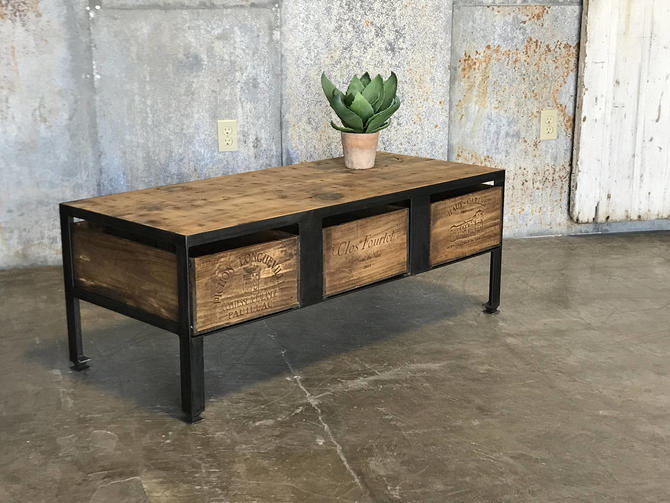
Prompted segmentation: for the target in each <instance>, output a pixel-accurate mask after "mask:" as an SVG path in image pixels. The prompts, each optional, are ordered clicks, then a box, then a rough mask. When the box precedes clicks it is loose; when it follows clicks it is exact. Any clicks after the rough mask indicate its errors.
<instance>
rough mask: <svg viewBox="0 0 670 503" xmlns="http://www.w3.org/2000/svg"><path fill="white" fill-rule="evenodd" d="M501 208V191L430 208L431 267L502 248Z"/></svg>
mask: <svg viewBox="0 0 670 503" xmlns="http://www.w3.org/2000/svg"><path fill="white" fill-rule="evenodd" d="M501 205H502V188H501V187H492V188H490V189H485V190H481V191H477V192H472V193H469V194H465V195H463V196H458V197H454V198H451V199H445V200H443V201H438V202H435V203H433V204H432V205H431V208H430V263H431V265H437V264H440V263H442V262H446V261H448V260H455V259H457V258H461V257H465V256H467V255H472V254H473V253H477V252H478V251H481V250H484V249H486V248H490V247H491V246H495V245H497V244H500V228H501V225H502V212H501Z"/></svg>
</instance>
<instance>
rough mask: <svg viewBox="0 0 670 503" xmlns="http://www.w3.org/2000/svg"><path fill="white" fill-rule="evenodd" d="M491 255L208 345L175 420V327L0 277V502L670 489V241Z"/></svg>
mask: <svg viewBox="0 0 670 503" xmlns="http://www.w3.org/2000/svg"><path fill="white" fill-rule="evenodd" d="M503 257H504V268H503V304H502V310H501V312H500V313H499V314H497V315H494V316H489V315H486V314H483V313H482V312H481V308H480V305H481V303H482V302H483V301H484V300H485V297H486V295H485V294H486V291H487V275H488V257H479V258H475V259H472V260H470V261H467V262H463V263H459V264H454V265H452V266H450V267H447V268H442V269H439V270H436V271H432V272H430V273H426V274H423V275H421V276H418V277H413V278H407V279H403V280H401V281H396V282H392V283H388V284H384V285H380V286H379V287H376V288H372V289H367V290H363V291H360V292H356V293H353V294H351V295H348V296H344V297H339V298H336V299H333V300H331V301H329V302H326V303H324V304H320V305H317V306H313V307H310V308H307V309H304V310H301V311H296V312H291V313H287V314H285V315H283V316H279V317H275V318H272V319H270V320H269V321H267V322H258V323H254V324H250V325H247V326H244V327H240V328H237V329H232V330H230V331H228V332H225V333H224V334H222V335H219V336H216V335H215V336H211V337H210V338H208V339H207V340H206V342H205V353H206V368H207V371H206V383H207V410H206V411H205V414H204V417H205V420H204V421H202V422H201V423H198V424H196V425H192V426H189V425H187V424H184V423H183V422H181V421H180V420H179V419H178V418H179V416H180V408H179V401H178V397H179V376H178V346H177V337H176V336H174V335H171V334H168V333H166V332H163V331H161V330H159V329H156V328H152V327H150V326H148V325H144V324H143V323H140V322H136V321H134V320H130V319H126V318H124V317H122V316H119V315H116V314H114V313H111V312H108V311H106V310H104V309H101V308H98V307H95V306H91V305H88V304H83V305H82V318H83V326H84V341H85V352H86V354H87V355H88V356H90V357H91V358H93V362H92V366H91V368H90V369H89V370H88V371H85V372H83V373H75V372H72V371H70V370H69V367H68V362H67V356H66V354H67V352H66V343H65V341H66V335H65V320H64V309H63V301H62V295H63V290H62V286H61V272H60V269H56V268H40V269H31V270H17V271H2V272H0V292H2V303H1V304H0V322H1V324H0V327H2V328H1V330H2V332H1V333H2V337H1V338H0V376H1V378H2V381H1V382H2V386H1V387H0V403H1V406H0V445H1V446H2V449H1V450H0V501H2V502H13V501H34V502H46V501H48V502H58V501H68V502H69V501H83V502H88V501H91V502H95V503H106V502H110V503H111V502H114V503H118V502H136V501H156V502H164V501H165V502H189V503H191V502H196V501H197V502H246V501H258V502H297V501H307V502H327V501H359V502H370V501H374V502H385V501H390V502H393V501H406V502H409V501H416V502H433V501H434V502H472V501H482V502H484V501H485V502H492V501H496V502H503V501H510V502H524V501H541V502H553V501H555V502H571V501H584V502H595V501H607V502H617V501H659V502H660V501H670V462H669V461H668V460H669V459H670V379H669V378H668V375H669V374H670V358H669V356H670V337H669V335H670V328H669V327H670V286H669V285H670V233H649V234H629V235H610V236H598V237H595V236H594V237H570V238H548V239H532V240H519V241H516V240H510V241H507V242H506V243H505V252H504V254H503Z"/></svg>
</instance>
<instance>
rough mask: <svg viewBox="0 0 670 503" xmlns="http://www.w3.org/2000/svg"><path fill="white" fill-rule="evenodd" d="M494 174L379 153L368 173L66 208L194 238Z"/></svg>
mask: <svg viewBox="0 0 670 503" xmlns="http://www.w3.org/2000/svg"><path fill="white" fill-rule="evenodd" d="M497 171H501V170H498V169H493V168H486V167H481V166H474V165H469V164H461V163H456V162H448V161H439V160H435V159H427V158H422V157H412V156H406V155H399V154H389V153H384V152H379V153H378V154H377V161H376V164H375V167H374V168H372V169H368V170H350V169H347V168H345V167H344V162H343V159H342V158H341V157H339V158H335V159H326V160H323V161H315V162H305V163H302V164H295V165H291V166H282V167H278V168H270V169H264V170H257V171H249V172H246V173H240V174H235V175H228V176H222V177H217V178H210V179H207V180H198V181H194V182H188V183H181V184H176V185H166V186H163V187H155V188H151V189H144V190H138V191H133V192H126V193H121V194H112V195H108V196H100V197H94V198H91V199H82V200H80V201H73V202H70V203H67V205H68V206H71V207H75V208H82V209H85V210H89V211H94V212H97V213H101V214H105V215H109V216H113V217H117V218H122V219H125V220H128V221H131V222H134V223H139V224H144V225H148V226H151V227H155V228H158V229H162V230H165V231H169V232H173V233H176V234H180V235H186V236H191V235H196V234H199V233H203V232H207V231H213V230H218V229H225V228H229V227H234V226H237V225H240V224H246V223H250V222H256V221H261V220H266V219H269V218H275V217H281V216H285V215H292V214H295V213H300V212H304V211H311V210H315V209H318V208H323V207H326V206H332V205H336V204H342V203H347V202H351V201H357V200H360V199H367V198H370V197H376V196H381V195H385V194H392V193H396V192H401V191H404V190H410V189H416V188H420V187H425V186H428V185H434V184H438V183H443V182H449V181H453V180H458V179H463V178H468V177H473V176H477V175H482V174H488V173H493V172H497Z"/></svg>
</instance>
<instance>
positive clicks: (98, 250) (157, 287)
mask: <svg viewBox="0 0 670 503" xmlns="http://www.w3.org/2000/svg"><path fill="white" fill-rule="evenodd" d="M72 252H73V257H72V258H73V268H74V279H75V284H76V285H77V286H78V287H81V288H83V289H85V290H87V291H90V292H93V293H97V294H100V295H104V296H106V297H109V298H111V299H114V300H117V301H119V302H123V303H125V304H128V305H130V306H133V307H136V308H138V309H142V310H143V311H146V312H149V313H152V314H155V315H158V316H161V317H163V318H167V319H170V320H176V319H177V305H178V298H177V259H176V256H175V254H174V253H171V252H169V251H165V250H161V249H159V248H154V247H152V246H147V245H144V244H141V243H138V242H136V241H131V240H129V239H124V238H120V237H117V236H115V235H113V234H110V233H108V232H106V231H105V230H104V229H103V228H101V227H96V226H93V225H90V224H89V223H87V222H78V223H76V224H74V226H73V229H72Z"/></svg>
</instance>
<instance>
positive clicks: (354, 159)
mask: <svg viewBox="0 0 670 503" xmlns="http://www.w3.org/2000/svg"><path fill="white" fill-rule="evenodd" d="M341 134H342V150H344V165H345V166H346V167H347V168H349V169H368V168H372V167H373V166H374V165H375V155H377V142H378V141H379V131H377V132H376V133H345V132H344V131H341Z"/></svg>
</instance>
